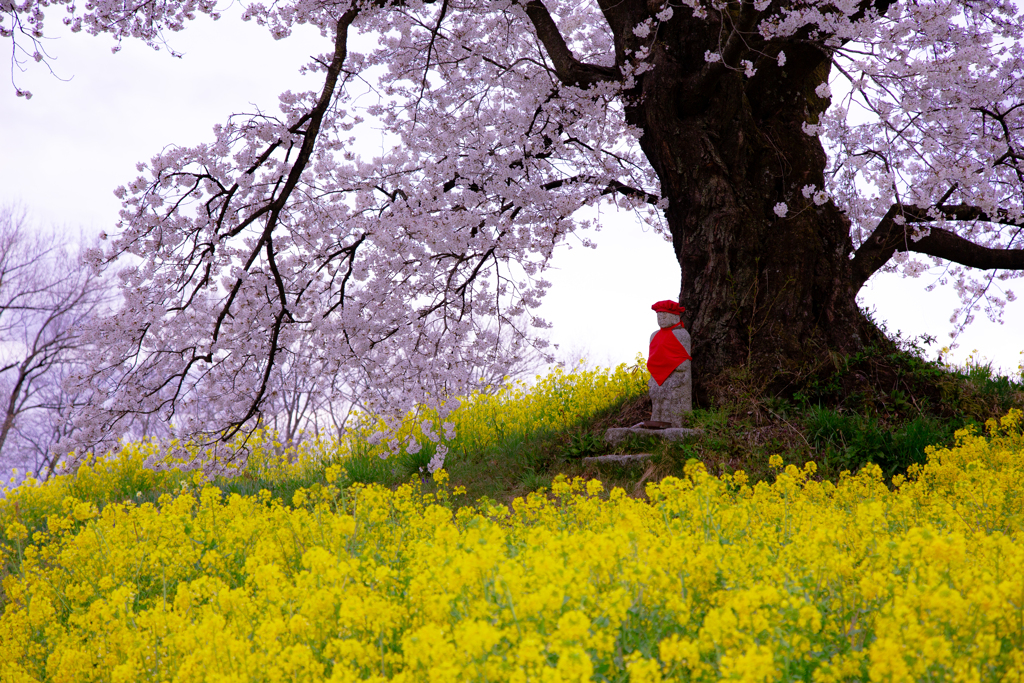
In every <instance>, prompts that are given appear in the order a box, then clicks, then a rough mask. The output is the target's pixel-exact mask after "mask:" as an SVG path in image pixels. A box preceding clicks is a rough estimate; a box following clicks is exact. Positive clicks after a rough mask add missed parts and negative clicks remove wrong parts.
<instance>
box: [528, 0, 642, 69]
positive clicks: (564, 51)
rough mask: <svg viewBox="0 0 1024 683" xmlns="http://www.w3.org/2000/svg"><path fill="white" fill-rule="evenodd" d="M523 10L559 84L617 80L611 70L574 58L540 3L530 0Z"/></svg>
mask: <svg viewBox="0 0 1024 683" xmlns="http://www.w3.org/2000/svg"><path fill="white" fill-rule="evenodd" d="M525 9H526V16H528V17H529V18H530V21H531V22H532V23H533V28H534V30H536V31H537V37H538V38H540V42H541V43H543V44H544V49H545V50H547V53H548V57H550V58H551V63H552V64H554V66H555V74H556V75H557V76H558V80H560V81H561V82H562V83H563V84H565V85H575V86H578V87H580V88H589V87H590V86H592V85H594V84H596V83H603V82H613V81H618V80H619V79H620V78H621V77H622V76H621V74H620V73H619V70H618V69H616V68H615V67H611V66H600V65H598V64H587V63H584V62H581V61H579V60H578V59H576V57H574V56H573V54H572V51H571V50H570V49H569V46H568V45H566V43H565V38H563V37H562V34H561V33H560V32H559V31H558V26H556V25H555V20H554V19H552V18H551V14H550V13H549V12H548V8H547V7H545V6H544V3H543V2H541V1H540V0H530V2H528V3H526V6H525Z"/></svg>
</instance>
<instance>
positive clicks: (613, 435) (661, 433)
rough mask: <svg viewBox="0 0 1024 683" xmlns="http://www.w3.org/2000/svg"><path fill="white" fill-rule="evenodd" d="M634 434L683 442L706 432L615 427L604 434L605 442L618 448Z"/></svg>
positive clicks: (699, 430)
mask: <svg viewBox="0 0 1024 683" xmlns="http://www.w3.org/2000/svg"><path fill="white" fill-rule="evenodd" d="M633 434H637V435H640V436H653V437H654V438H656V439H663V440H665V441H683V440H685V439H690V438H693V437H695V436H701V435H703V434H704V430H703V429H689V428H687V427H669V428H668V429H647V428H644V427H613V428H612V429H609V430H608V431H606V432H605V433H604V440H605V441H606V442H608V443H610V444H611V445H613V446H617V445H619V444H620V443H622V442H623V441H625V440H626V439H627V438H628V437H629V436H631V435H633Z"/></svg>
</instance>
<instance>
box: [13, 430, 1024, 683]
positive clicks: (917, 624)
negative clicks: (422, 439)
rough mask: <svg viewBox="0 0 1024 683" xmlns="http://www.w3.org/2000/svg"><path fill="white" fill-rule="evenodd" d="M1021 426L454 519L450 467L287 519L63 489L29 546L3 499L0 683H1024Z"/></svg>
mask: <svg viewBox="0 0 1024 683" xmlns="http://www.w3.org/2000/svg"><path fill="white" fill-rule="evenodd" d="M1022 425H1024V421H1022V415H1021V413H1020V411H1013V412H1011V413H1010V414H1008V415H1007V416H1006V417H1005V418H1003V420H1002V421H1001V422H998V423H997V422H996V421H990V424H989V425H988V430H989V433H988V435H987V436H982V435H977V434H974V433H971V432H969V431H962V432H960V433H959V434H958V443H957V445H956V447H954V448H948V449H947V448H943V449H935V448H931V449H929V451H928V462H927V464H926V465H923V466H919V467H916V468H914V469H913V470H912V471H911V472H909V474H908V476H906V477H897V478H896V479H895V480H894V481H893V482H892V483H891V486H890V485H887V483H886V482H883V481H882V479H881V474H880V472H879V470H878V469H877V468H875V467H870V466H869V467H866V468H865V469H863V470H861V471H860V472H859V473H857V474H856V475H849V474H847V475H844V476H843V477H842V478H841V479H840V480H839V481H838V482H837V483H834V484H833V483H829V482H823V481H819V480H817V479H815V477H814V474H815V468H814V466H813V463H808V464H807V465H806V466H805V467H803V468H798V467H796V466H795V465H788V466H785V467H783V464H782V460H781V458H779V457H778V456H773V458H772V460H771V465H772V466H773V467H774V468H776V470H777V477H776V479H775V481H774V482H773V483H771V484H769V483H764V482H762V483H758V484H756V485H754V486H751V485H750V484H749V482H748V481H747V478H746V477H745V476H744V475H743V473H741V472H737V473H734V474H731V475H723V476H720V477H714V476H711V475H709V474H708V473H707V472H706V470H705V469H704V467H703V466H702V465H701V464H700V463H697V462H693V463H691V465H689V466H688V467H687V474H686V476H685V477H684V478H666V479H664V480H662V481H661V482H659V483H655V484H649V485H648V486H647V490H646V493H647V497H646V499H638V498H632V497H629V496H627V495H625V493H624V492H623V491H622V490H621V489H614V490H612V491H610V492H606V491H604V490H603V489H602V486H601V484H600V482H598V481H594V480H592V481H584V480H582V479H574V480H567V479H564V478H559V479H557V480H556V481H555V482H554V483H553V485H552V487H551V490H550V491H542V492H538V493H534V494H531V495H530V496H528V497H526V498H521V499H517V500H515V501H514V502H513V504H512V505H511V506H505V505H501V504H498V503H495V502H493V501H489V500H481V501H478V502H477V503H476V504H473V505H468V504H467V505H463V506H461V507H459V506H457V505H455V504H454V501H455V500H456V499H457V497H458V496H459V494H460V491H459V489H458V487H455V488H454V489H452V487H450V486H449V483H448V475H447V473H446V472H445V471H444V470H439V471H437V472H436V473H435V474H434V482H435V484H436V488H437V491H436V493H424V491H423V490H422V488H421V487H420V485H419V484H418V483H413V484H409V485H404V486H401V487H399V488H398V489H397V490H393V491H392V490H388V489H384V488H381V487H377V486H369V487H359V486H356V487H353V488H350V489H348V490H343V489H340V488H339V487H337V486H336V485H335V482H336V481H337V477H338V476H339V470H338V468H337V467H331V468H329V469H328V471H327V472H326V479H327V482H326V484H325V485H317V486H314V487H312V488H309V489H300V490H299V491H297V492H296V493H295V495H294V498H293V499H292V500H291V501H290V504H287V503H286V502H283V501H281V500H279V499H275V498H273V497H272V496H271V495H270V494H269V493H267V492H263V493H260V494H259V495H253V496H249V497H243V496H239V495H231V496H227V497H225V496H224V495H223V494H222V493H221V492H220V491H219V490H218V489H216V488H214V487H210V486H203V485H202V480H201V479H200V478H199V477H198V475H194V476H196V479H195V480H194V481H193V485H191V486H188V487H186V488H185V489H183V490H182V491H181V492H179V493H177V494H174V495H171V494H167V495H165V496H163V497H161V499H160V500H159V501H158V502H157V503H156V504H152V503H143V504H137V503H135V502H132V501H130V500H129V501H125V502H117V503H109V504H107V505H105V506H104V507H103V508H102V509H99V508H98V507H97V506H96V505H95V504H94V503H93V502H91V501H89V500H86V499H83V498H79V497H76V496H70V495H69V496H67V497H66V498H64V499H63V500H62V501H61V502H60V508H59V510H58V511H56V512H54V513H53V514H50V515H49V518H48V524H47V527H46V529H45V530H44V531H38V532H36V533H35V534H32V536H31V537H29V532H28V530H27V527H26V525H25V524H24V523H23V521H21V517H19V515H23V514H25V508H26V506H25V505H18V504H17V503H16V502H15V503H11V502H8V503H5V504H4V505H3V506H2V507H0V514H2V519H3V523H4V528H3V533H4V540H3V553H4V559H5V561H6V562H5V564H6V566H7V567H8V573H7V575H6V576H5V577H4V579H3V595H2V600H3V615H2V617H0V642H2V643H3V647H2V648H0V677H3V679H4V680H11V681H34V680H76V681H79V680H80V681H87V680H111V681H147V680H152V681H164V680H166V681H171V680H174V681H200V680H202V681H215V680H254V681H255V680H266V681H286V680H287V681H292V680H293V681H322V680H324V681H325V680H333V681H359V680H366V681H384V680H395V681H441V680H445V681H448V680H466V681H484V680H502V681H532V680H536V681H591V680H627V679H628V680H630V681H636V682H640V681H645V682H652V681H674V680H679V681H694V680H696V681H717V680H740V681H782V680H813V681H819V682H825V681H840V680H868V679H870V680H872V681H898V680H925V679H928V680H932V679H943V680H964V681H987V680H1019V678H1020V677H1021V676H1022V675H1024V627H1022V623H1024V599H1022V591H1021V586H1022V585H1024V543H1022V542H1021V541H1022V538H1021V537H1022V531H1024V491H1022V488H1021V486H1020V482H1021V477H1022V474H1024V435H1022V431H1021V428H1022ZM83 469H84V470H86V471H87V470H88V468H83ZM79 476H85V475H82V472H81V471H80V472H79ZM44 488H45V487H44ZM15 499H17V498H16V497H15Z"/></svg>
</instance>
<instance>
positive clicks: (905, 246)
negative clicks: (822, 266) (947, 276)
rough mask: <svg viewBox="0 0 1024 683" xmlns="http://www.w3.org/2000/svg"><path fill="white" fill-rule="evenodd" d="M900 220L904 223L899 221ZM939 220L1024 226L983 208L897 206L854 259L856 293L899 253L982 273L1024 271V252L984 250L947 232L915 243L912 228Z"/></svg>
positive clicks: (939, 231)
mask: <svg viewBox="0 0 1024 683" xmlns="http://www.w3.org/2000/svg"><path fill="white" fill-rule="evenodd" d="M900 218H902V221H899V220H898V219H900ZM939 218H945V219H947V220H956V221H985V222H990V223H1000V224H1002V225H1011V226H1024V220H1022V219H1019V218H1016V219H1015V218H1014V217H1013V216H1011V215H1009V214H1006V213H1004V212H999V213H997V214H996V215H989V214H987V213H986V212H985V211H983V210H982V209H980V208H979V207H976V206H968V205H965V204H958V205H955V206H939V207H935V208H932V209H928V208H927V207H921V206H908V205H900V204H894V205H893V206H892V207H891V208H890V209H889V211H888V212H886V214H885V217H884V218H882V220H881V221H880V222H879V223H878V226H877V227H876V228H875V230H874V231H873V232H872V233H871V236H870V237H869V238H868V239H866V240H865V241H864V243H863V244H862V245H861V246H860V248H859V249H858V250H857V253H856V254H855V255H854V258H853V286H854V291H857V290H859V289H860V288H861V287H862V286H863V285H864V283H865V282H867V281H868V278H870V277H871V276H872V275H874V273H875V272H876V271H877V270H878V269H879V268H881V267H882V266H884V265H885V264H886V263H887V262H888V261H889V259H890V258H892V256H893V254H895V253H896V252H897V251H912V252H915V253H918V254H926V255H928V256H935V257H937V258H942V259H946V260H947V261H952V262H953V263H958V264H960V265H963V266H968V267H970V268H978V269H981V270H995V269H1000V270H1024V249H994V248H992V247H985V246H981V245H979V244H975V243H974V242H972V241H970V240H969V239H966V238H964V237H961V236H959V235H957V234H956V233H954V232H952V231H950V230H946V229H944V228H931V230H930V232H929V234H928V235H926V236H925V237H922V238H920V239H917V240H915V239H914V234H913V233H914V230H913V228H911V227H910V226H912V225H914V224H920V223H932V222H934V221H936V220H938V219H939Z"/></svg>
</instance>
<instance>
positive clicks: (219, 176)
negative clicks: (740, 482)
mask: <svg viewBox="0 0 1024 683" xmlns="http://www.w3.org/2000/svg"><path fill="white" fill-rule="evenodd" d="M245 6H246V10H245V19H247V20H252V21H256V22H258V23H260V24H262V25H264V26H266V27H267V29H268V30H270V31H271V32H272V33H273V35H274V36H275V37H277V38H281V39H287V38H288V36H289V34H290V31H291V30H292V28H293V27H294V26H295V25H296V24H312V25H314V26H316V27H318V28H319V29H320V32H321V35H322V36H323V40H324V43H323V48H322V49H323V50H324V52H323V54H321V55H319V56H317V57H316V58H314V59H313V60H312V61H311V62H310V63H309V64H308V65H306V67H305V68H306V69H307V70H309V71H312V72H316V73H318V74H320V75H321V77H322V85H321V86H320V88H319V90H318V91H316V92H298V93H296V92H286V93H284V94H283V95H281V98H280V112H275V113H268V112H262V111H257V112H254V113H249V114H237V115H233V116H231V117H229V118H228V119H227V120H226V121H225V122H223V123H222V124H220V125H218V126H216V127H215V129H214V134H213V137H212V139H211V140H210V141H209V142H208V143H205V144H201V145H196V146H194V147H172V148H168V149H166V150H164V151H163V152H161V153H160V154H158V155H156V156H154V157H153V158H152V159H151V160H150V161H149V162H148V163H145V164H143V165H141V166H140V168H141V175H140V176H139V177H138V178H137V179H135V180H133V181H131V182H130V183H128V184H127V185H125V186H124V187H123V188H121V189H120V190H119V191H118V192H119V196H120V197H121V199H122V200H123V209H122V211H121V218H120V223H119V227H118V230H117V232H116V234H113V235H111V237H110V239H109V241H108V243H107V244H108V246H107V247H106V248H105V249H104V250H103V251H102V252H98V253H96V254H95V255H94V261H95V263H96V264H97V266H102V265H104V264H110V263H114V262H115V261H118V260H120V259H124V258H125V257H134V258H136V259H138V261H139V262H138V265H137V266H133V267H132V268H130V269H128V270H126V271H124V272H123V274H122V284H123V292H124V297H125V305H124V307H123V308H122V309H121V310H120V311H119V312H118V313H117V314H116V315H114V316H112V317H110V318H108V319H107V320H106V321H104V323H103V324H102V325H101V326H100V327H98V328H97V329H96V331H95V334H96V335H97V339H100V338H102V339H103V340H104V343H105V344H106V345H107V347H106V348H107V351H106V354H105V355H104V356H103V357H102V358H97V363H96V367H95V370H94V372H93V373H91V374H90V375H88V376H83V378H82V381H83V383H85V385H87V386H88V387H89V388H90V389H91V390H92V391H93V392H95V394H96V395H98V396H102V397H103V400H102V401H101V402H98V403H96V404H95V405H94V407H93V409H92V411H91V412H88V413H85V414H83V416H82V421H83V422H82V426H83V430H82V431H81V432H80V433H81V434H83V435H86V434H87V433H88V436H89V438H90V439H92V440H93V441H97V442H98V441H100V440H101V439H102V437H103V434H105V433H113V432H116V424H117V421H118V420H121V419H124V418H125V417H126V416H129V415H133V414H138V413H153V414H167V415H170V414H172V413H173V412H174V411H175V410H177V409H178V407H179V406H180V405H181V404H182V403H183V402H187V401H188V400H189V397H190V396H193V395H199V394H202V396H203V397H204V398H203V400H205V401H212V402H213V404H214V405H216V411H215V414H216V415H217V422H218V424H219V425H221V426H223V427H224V428H226V429H228V431H229V432H230V431H231V430H232V429H237V428H240V426H241V425H244V424H246V423H247V421H249V420H251V418H252V417H253V416H254V415H256V414H257V413H258V411H259V408H260V404H261V403H262V402H263V401H265V400H266V398H267V393H268V387H269V386H270V379H271V377H272V376H273V369H274V367H275V366H276V365H277V364H278V363H281V362H282V355H283V354H285V353H286V351H285V350H286V349H288V348H291V347H293V346H294V345H295V344H296V342H297V341H299V340H301V341H302V342H303V344H306V345H308V347H309V348H314V349H316V350H317V353H318V354H320V356H319V358H318V362H322V363H324V364H326V365H325V366H324V367H326V368H327V370H326V371H327V372H330V373H336V374H337V376H338V377H340V378H341V379H342V380H343V381H344V382H345V383H346V385H347V386H352V387H359V388H360V391H361V392H363V393H362V395H363V396H364V397H366V400H367V401H368V402H369V404H370V406H371V407H372V408H374V409H380V410H382V411H384V410H386V409H390V410H391V411H392V412H393V411H401V410H403V409H406V408H408V407H409V406H411V405H413V404H414V403H415V402H417V401H427V402H438V401H443V399H444V398H445V397H446V396H449V395H451V394H453V393H458V392H460V391H462V390H464V389H465V387H467V386H468V384H469V383H470V382H471V379H472V378H471V373H470V372H469V371H468V368H471V367H481V366H496V367H499V368H500V366H501V365H502V364H503V363H504V362H506V358H505V356H506V355H507V354H506V353H504V352H503V353H497V352H496V349H498V345H496V344H494V343H493V342H494V335H495V334H496V332H495V329H494V328H493V327H489V325H490V324H491V323H492V321H495V320H497V321H498V323H499V325H510V324H511V321H512V320H514V319H515V318H516V317H517V316H521V315H524V314H529V311H530V310H531V309H533V308H534V307H535V306H536V305H537V304H538V303H539V301H540V299H541V297H542V296H543V294H544V292H545V289H546V288H547V286H548V285H547V283H546V282H545V281H544V280H543V271H544V268H545V267H546V266H547V265H548V264H549V262H550V259H551V256H552V253H553V249H554V248H555V247H556V246H557V245H558V244H559V243H560V242H561V241H562V240H563V239H564V238H565V237H566V235H568V234H569V233H570V232H572V231H580V230H585V229H586V228H587V225H588V224H587V221H586V220H583V219H581V218H580V215H581V209H583V208H584V207H591V206H594V205H596V204H598V203H602V202H604V203H610V204H615V205H617V206H618V207H620V208H622V209H624V210H633V211H636V212H637V213H639V214H640V215H641V216H642V217H643V218H644V219H645V220H646V221H648V222H649V223H650V224H652V225H654V226H655V227H656V228H657V229H658V230H661V231H662V232H663V234H664V235H665V236H666V239H667V241H668V242H670V243H671V248H672V249H673V250H674V253H675V255H676V256H677V258H678V261H679V264H680V267H681V282H680V294H679V297H680V302H681V303H682V305H684V306H685V307H686V313H685V315H684V320H685V322H686V324H687V326H688V327H689V329H690V330H691V333H692V335H693V340H694V341H693V357H694V361H693V372H694V375H695V387H696V390H697V394H698V399H699V400H708V397H709V396H710V397H711V398H713V389H714V387H716V386H720V385H721V383H722V382H723V381H725V378H727V377H729V376H730V374H731V373H732V372H733V371H734V370H735V369H737V368H746V369H747V370H748V371H749V372H750V373H753V374H754V375H755V376H760V377H763V378H765V381H766V382H768V381H769V380H772V378H774V380H773V381H775V382H776V383H780V382H781V383H785V382H786V381H787V378H788V376H789V374H788V373H792V372H795V371H796V369H797V368H799V367H800V366H801V364H803V363H805V362H806V361H808V360H809V359H813V358H816V357H821V356H824V355H825V353H826V351H827V350H833V351H838V352H850V351H855V350H857V349H859V348H861V347H862V346H863V345H864V344H865V343H866V341H867V340H868V339H869V338H871V337H872V335H875V334H877V331H876V330H875V329H874V327H873V325H872V324H871V323H870V322H869V321H867V320H866V319H865V317H864V316H863V314H862V313H861V312H860V311H859V309H858V307H857V305H856V300H855V298H856V294H857V292H858V290H859V289H860V288H861V287H862V286H863V285H864V283H865V282H866V281H867V280H868V279H869V278H871V276H872V275H873V274H875V273H877V272H879V271H893V270H894V271H899V272H902V273H904V274H906V275H909V276H915V275H918V274H920V273H921V272H922V271H923V270H924V269H926V268H929V267H933V266H937V267H939V268H942V269H944V270H943V274H942V276H941V277H942V279H943V281H948V282H949V283H950V284H951V285H952V286H954V287H955V288H956V289H957V291H958V292H959V293H960V295H961V297H962V301H963V305H962V306H961V308H960V310H959V311H957V312H955V314H954V315H955V317H956V316H959V318H958V319H960V320H966V319H969V318H970V317H971V316H973V315H974V314H975V312H976V311H977V310H979V307H981V308H987V310H988V311H989V313H990V314H991V315H993V316H997V317H998V315H999V311H1000V306H1001V305H1002V304H1003V303H1004V302H1005V301H1007V300H1009V299H1011V298H1012V296H1013V294H1012V290H1010V289H1008V284H1009V280H1011V279H1013V278H1015V277H1019V276H1020V274H1021V271H1022V270H1024V248H1022V244H1021V242H1022V240H1024V237H1022V235H1021V227H1022V225H1024V214H1022V206H1024V175H1022V173H1024V168H1022V164H1024V147H1022V145H1024V139H1022V137H1024V58H1022V55H1024V40H1022V28H1021V27H1022V26H1024V16H1022V14H1021V10H1020V9H1019V8H1018V7H1017V6H1015V5H1014V3H1013V2H1012V0H972V1H971V2H967V1H966V0H922V1H919V2H914V3H898V2H892V1H890V0H838V1H829V2H825V1H823V0H753V1H751V0H614V1H612V0H582V1H581V0H571V1H570V0H498V1H494V2H479V1H477V0H437V1H434V2H425V1H422V0H417V1H402V0H396V1H389V2H383V1H380V0H339V1H338V2H326V1H325V0H301V1H300V0H280V1H277V2H273V3H270V4H262V3H251V4H246V5H245ZM57 9H59V10H60V11H61V12H62V14H63V21H64V23H65V24H67V25H69V26H70V27H71V30H73V31H80V30H85V31H88V32H91V33H96V34H99V33H106V34H110V35H112V36H113V37H114V39H115V40H116V41H121V40H124V39H129V38H135V39H140V40H143V41H146V42H148V43H150V44H152V45H154V46H157V45H161V44H162V42H163V40H164V38H165V36H166V35H167V33H168V32H172V31H177V30H181V29H182V28H184V27H185V25H186V24H187V22H188V21H189V20H190V19H192V18H193V17H194V16H196V14H197V13H206V14H210V15H214V16H216V8H215V5H214V3H213V2H211V1H210V0H160V1H159V2H150V3H135V4H125V3H122V2H118V1H116V0H95V1H94V2H91V3H88V4H86V5H77V4H75V3H72V2H71V1H70V0H21V1H20V2H19V1H18V0H12V2H9V3H7V4H6V5H4V6H3V10H4V11H5V12H6V14H5V17H4V19H3V23H0V27H2V28H0V31H2V32H3V35H4V36H6V37H8V38H9V39H11V40H12V41H14V44H15V45H18V46H20V48H21V49H22V50H24V53H25V54H26V55H29V54H31V55H32V56H33V57H34V58H35V57H37V56H38V58H40V59H42V58H43V56H42V53H41V51H40V49H39V48H38V43H39V41H40V40H42V37H43V36H44V35H46V31H48V30H49V24H46V25H45V26H44V18H46V17H45V16H44V14H45V13H47V12H52V11H54V10H57ZM47 20H48V19H47ZM352 46H357V47H358V48H359V49H355V48H352V49H350V48H351V47H352ZM244 63H245V59H244V54H240V55H239V63H238V64H237V65H234V66H233V67H232V68H244ZM19 94H25V93H19ZM371 122H372V124H373V125H375V126H379V127H380V128H381V129H382V130H383V131H384V135H385V136H386V138H387V140H388V141H389V142H390V145H389V147H388V148H386V149H385V151H384V152H382V153H381V154H380V156H377V157H374V158H365V157H363V156H361V155H360V154H358V153H357V151H358V145H357V144H356V143H357V137H358V136H360V135H362V133H361V132H360V131H363V130H366V126H367V125H369V124H370V123H371ZM666 248H668V247H666ZM633 276H635V275H624V277H633ZM641 303H642V302H641ZM582 305H599V303H597V302H583V303H582ZM535 324H536V325H539V326H543V322H542V321H535ZM514 332H515V335H514V336H515V338H516V340H517V342H516V343H517V344H520V345H521V344H528V343H530V342H529V340H530V339H531V330H530V329H523V328H522V326H516V327H515V328H514ZM505 351H511V352H513V353H514V352H515V349H514V348H512V349H505ZM318 367H320V366H318ZM87 440H88V439H87Z"/></svg>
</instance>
